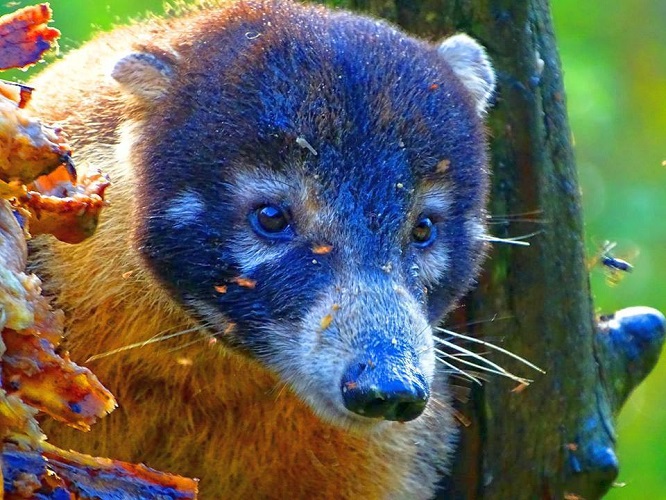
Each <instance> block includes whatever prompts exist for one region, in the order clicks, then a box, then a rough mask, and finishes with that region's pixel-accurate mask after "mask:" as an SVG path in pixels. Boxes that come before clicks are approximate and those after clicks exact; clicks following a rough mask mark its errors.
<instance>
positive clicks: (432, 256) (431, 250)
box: [414, 184, 452, 285]
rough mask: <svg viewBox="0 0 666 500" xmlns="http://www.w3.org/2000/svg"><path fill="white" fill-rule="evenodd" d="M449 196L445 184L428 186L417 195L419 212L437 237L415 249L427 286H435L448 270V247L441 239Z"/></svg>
mask: <svg viewBox="0 0 666 500" xmlns="http://www.w3.org/2000/svg"><path fill="white" fill-rule="evenodd" d="M451 204H452V200H451V195H450V192H449V187H448V186H447V185H445V184H440V185H434V186H430V187H428V188H427V189H425V190H424V191H423V192H421V193H420V195H419V202H418V206H419V211H420V213H421V214H423V215H424V216H425V217H430V218H431V219H432V220H433V222H434V224H435V226H436V228H437V236H436V239H435V241H433V243H432V244H431V245H429V246H427V247H425V248H422V249H420V248H415V249H414V251H415V252H416V265H417V267H418V272H419V275H420V276H421V279H422V280H423V281H424V283H425V284H427V285H436V284H437V283H438V282H439V280H440V279H441V278H442V276H443V275H444V274H445V273H446V272H447V271H448V270H449V265H450V264H449V262H450V258H449V251H450V249H449V246H448V242H447V241H445V240H444V239H443V236H442V235H443V234H444V232H445V231H444V230H443V227H442V226H443V225H445V224H446V223H447V219H448V215H449V212H450V211H451Z"/></svg>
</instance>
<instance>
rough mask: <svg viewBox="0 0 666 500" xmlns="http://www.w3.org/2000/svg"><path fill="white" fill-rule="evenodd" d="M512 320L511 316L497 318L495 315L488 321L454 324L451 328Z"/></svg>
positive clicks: (480, 320) (479, 320) (512, 316)
mask: <svg viewBox="0 0 666 500" xmlns="http://www.w3.org/2000/svg"><path fill="white" fill-rule="evenodd" d="M513 318H515V316H514V315H513V314H510V315H508V316H497V314H495V315H494V316H493V317H492V318H490V319H478V320H476V321H468V322H466V323H456V324H455V325H451V328H464V327H466V326H474V325H484V324H486V323H494V322H495V321H505V320H507V319H513Z"/></svg>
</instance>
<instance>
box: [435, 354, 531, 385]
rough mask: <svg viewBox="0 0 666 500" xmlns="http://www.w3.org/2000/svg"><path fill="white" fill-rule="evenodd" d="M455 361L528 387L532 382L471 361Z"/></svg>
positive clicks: (502, 370) (458, 359)
mask: <svg viewBox="0 0 666 500" xmlns="http://www.w3.org/2000/svg"><path fill="white" fill-rule="evenodd" d="M435 351H436V352H438V353H440V354H443V355H444V356H448V353H446V352H445V351H442V350H440V349H435ZM455 359H456V361H458V362H460V363H462V364H464V365H467V366H471V367H473V368H478V369H479V370H482V371H484V372H488V373H494V374H495V375H501V376H503V377H506V378H510V379H511V380H515V381H516V382H520V383H521V384H526V385H529V384H530V382H532V380H530V379H526V378H523V377H519V376H517V375H514V374H513V373H510V372H507V371H506V370H504V369H500V370H493V369H492V368H488V367H487V366H482V365H479V364H476V363H472V362H471V361H467V360H465V359H462V358H461V357H456V358H455ZM482 359H483V358H482ZM484 361H486V362H487V361H488V360H484Z"/></svg>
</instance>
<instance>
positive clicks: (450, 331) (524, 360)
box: [433, 327, 546, 373]
mask: <svg viewBox="0 0 666 500" xmlns="http://www.w3.org/2000/svg"><path fill="white" fill-rule="evenodd" d="M435 329H436V330H438V331H440V332H444V333H446V334H448V335H451V336H453V337H458V338H460V339H465V340H468V341H470V342H474V343H476V344H481V345H483V346H486V347H488V348H490V349H494V350H495V351H497V352H501V353H502V354H505V355H507V356H509V357H511V358H513V359H516V360H518V361H520V362H521V363H523V364H524V365H526V366H529V367H530V368H532V369H533V370H536V371H538V372H540V373H546V372H545V370H542V369H541V368H539V367H538V366H536V365H535V364H532V363H530V362H529V361H527V360H526V359H524V358H521V357H520V356H518V355H517V354H514V353H512V352H511V351H507V350H506V349H502V348H501V347H499V346H496V345H494V344H491V343H490V342H486V341H485V340H481V339H477V338H474V337H470V336H469V335H463V334H462V333H456V332H454V331H452V330H447V329H446V328H442V327H436V328H435ZM433 337H434V339H435V340H436V341H438V342H447V341H445V340H443V339H440V338H439V337H437V336H433ZM454 345H455V344H454Z"/></svg>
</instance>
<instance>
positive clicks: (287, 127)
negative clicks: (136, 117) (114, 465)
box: [112, 2, 494, 427]
mask: <svg viewBox="0 0 666 500" xmlns="http://www.w3.org/2000/svg"><path fill="white" fill-rule="evenodd" d="M194 15H196V14H194ZM207 15H208V16H211V15H213V16H220V18H221V20H216V21H215V22H211V23H210V25H211V26H220V25H223V26H224V29H222V30H218V31H204V30H202V29H199V31H198V32H195V33H187V34H182V35H181V34H178V35H177V36H182V38H177V39H175V41H174V43H173V44H172V46H171V47H168V48H164V47H161V48H155V47H143V48H142V49H141V50H140V51H139V52H137V53H134V54H130V55H128V56H127V57H125V58H123V59H122V60H121V61H120V62H118V63H117V65H116V66H115V68H114V71H113V75H112V76H113V77H114V78H115V79H116V80H117V81H118V82H119V84H120V85H121V86H122V87H123V88H125V89H126V90H127V92H128V93H129V95H130V96H131V99H132V102H133V104H132V105H133V106H136V108H137V109H139V110H141V113H142V116H143V118H142V120H141V121H140V122H139V123H138V125H137V126H136V127H135V130H137V131H138V132H137V134H136V138H135V142H134V144H133V151H132V161H133V163H134V165H135V168H136V176H137V178H138V184H139V188H138V189H139V190H140V191H141V193H142V195H141V197H140V199H139V202H138V203H139V206H137V207H136V221H135V225H136V227H135V235H134V243H135V245H136V247H137V248H138V249H139V251H140V252H141V254H142V255H143V257H144V258H145V261H146V262H147V265H148V267H149V268H150V269H151V270H152V272H153V273H154V274H155V276H156V277H157V278H158V279H159V280H160V281H161V282H162V283H163V284H164V285H165V286H166V287H167V288H168V289H170V291H171V293H172V294H173V295H174V296H175V297H176V298H177V299H178V301H179V302H180V303H181V304H182V305H183V307H184V308H186V309H187V310H188V311H190V312H191V314H192V315H194V316H195V317H196V318H198V319H199V320H200V321H201V322H202V323H203V324H205V325H208V326H209V328H210V330H211V332H213V334H215V335H218V337H219V338H220V339H221V340H222V341H223V342H224V343H225V344H226V345H227V346H231V347H232V348H235V349H238V350H241V351H243V352H245V353H247V355H249V356H251V357H253V358H254V359H256V360H258V361H259V362H261V363H262V364H264V365H265V366H267V367H268V368H270V369H271V370H273V371H275V372H277V373H278V374H279V376H281V377H282V378H283V379H284V380H285V381H287V382H288V383H289V384H290V385H291V386H292V387H293V389H294V390H295V392H296V393H297V394H298V395H299V396H300V397H302V398H303V399H304V400H305V401H306V402H307V403H308V404H309V405H310V406H311V407H312V409H313V410H314V411H316V412H317V413H318V414H320V415H321V416H322V417H324V418H326V419H328V420H330V421H332V422H334V423H336V424H339V425H343V426H356V427H363V426H368V425H370V426H372V425H375V424H377V422H378V421H379V420H394V421H408V420H412V419H414V418H416V417H418V416H419V415H420V414H421V413H422V411H423V409H424V407H425V406H426V403H427V401H428V398H429V393H430V384H431V382H432V380H433V376H434V370H435V358H434V352H433V339H432V330H431V325H433V324H435V323H437V322H438V321H439V320H440V319H441V318H442V317H443V315H444V314H445V313H446V312H447V311H448V310H449V309H450V308H451V307H452V305H453V304H454V303H455V301H456V300H457V299H458V298H459V297H460V296H461V295H462V294H463V293H464V292H465V291H466V290H467V289H468V287H469V286H470V284H471V282H472V281H473V279H474V277H475V275H476V273H477V269H478V265H479V261H480V259H481V256H482V254H483V250H484V242H483V238H482V236H483V234H484V219H485V212H484V203H485V199H486V194H487V177H488V172H487V168H486V152H485V147H486V146H485V138H484V129H483V125H482V116H481V115H482V114H483V112H484V111H485V108H486V105H487V102H488V99H489V97H490V95H491V93H492V91H493V86H494V74H493V72H492V69H491V68H490V65H489V63H488V60H487V57H486V55H485V53H484V51H483V49H482V48H481V47H480V46H479V45H478V44H477V43H476V42H474V41H473V40H471V39H470V38H469V37H467V36H464V35H457V36H454V37H452V38H449V39H447V40H446V41H444V42H443V43H442V44H441V45H440V46H439V47H438V46H434V45H431V44H428V43H426V42H423V41H419V40H416V39H413V38H410V37H408V36H407V35H405V34H404V33H401V32H400V31H397V30H396V29H394V28H393V27H391V26H388V25H387V24H385V23H382V22H377V21H375V20H371V19H368V18H364V17H359V16H355V15H351V14H348V13H341V12H330V11H327V10H324V9H321V8H318V7H308V6H302V5H297V4H292V3H285V2H247V3H244V2H242V3H238V4H235V5H233V6H231V7H228V8H226V9H221V10H220V11H219V12H218V13H216V14H215V13H213V14H211V13H210V11H209V12H207ZM217 21H219V22H217ZM201 25H202V24H201V23H200V24H199V26H201Z"/></svg>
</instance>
